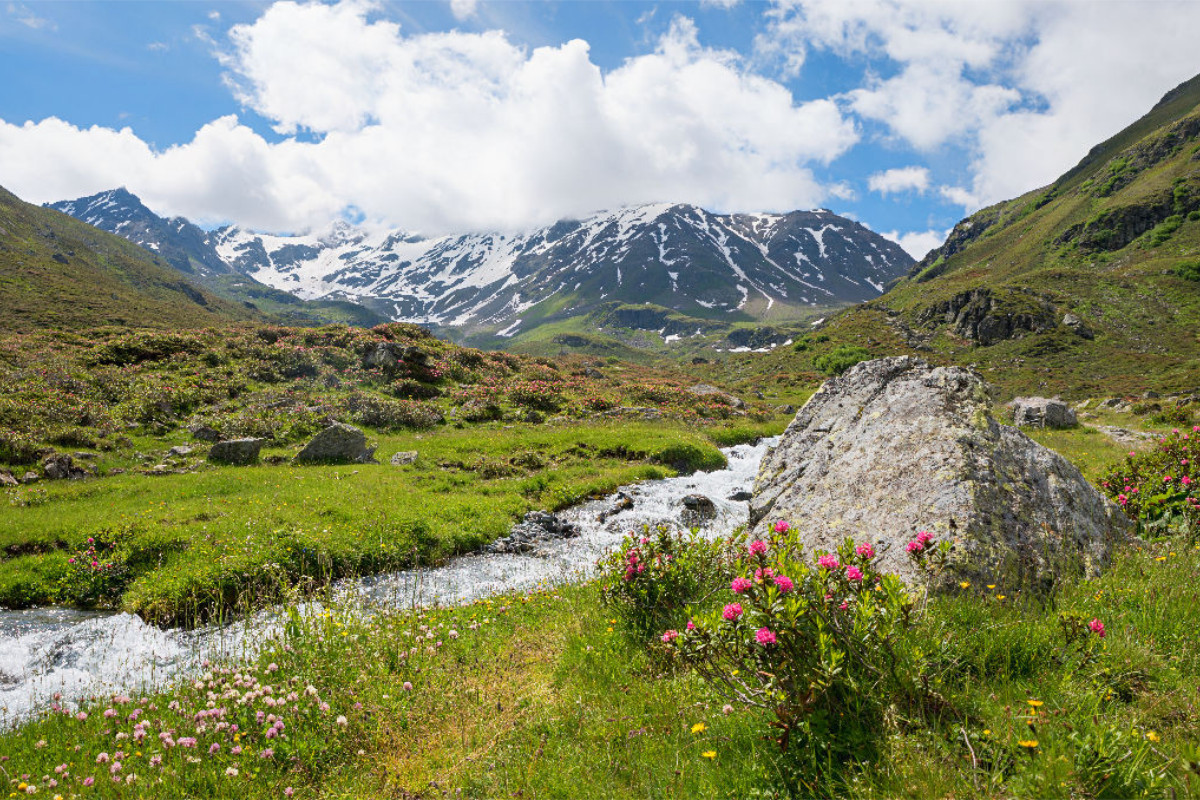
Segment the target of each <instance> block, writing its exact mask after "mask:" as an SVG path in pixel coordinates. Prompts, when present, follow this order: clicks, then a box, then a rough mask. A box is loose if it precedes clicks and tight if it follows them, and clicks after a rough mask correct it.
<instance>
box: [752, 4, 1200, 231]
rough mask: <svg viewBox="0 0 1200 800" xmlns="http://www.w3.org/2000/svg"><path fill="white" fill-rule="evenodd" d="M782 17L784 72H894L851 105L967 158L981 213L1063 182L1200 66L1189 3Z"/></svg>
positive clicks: (913, 8) (833, 11)
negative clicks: (856, 66) (841, 66)
mask: <svg viewBox="0 0 1200 800" xmlns="http://www.w3.org/2000/svg"><path fill="white" fill-rule="evenodd" d="M769 16H770V29H769V31H768V33H767V34H764V35H763V36H762V37H760V38H761V41H760V42H759V43H758V45H757V52H758V53H759V54H760V56H762V57H764V58H768V59H771V60H772V63H775V64H776V65H777V66H778V68H779V69H781V70H783V71H784V72H788V71H791V70H794V69H795V67H794V65H795V64H797V63H799V64H802V63H803V62H804V59H805V58H806V57H807V56H808V55H809V54H810V53H811V52H812V51H814V50H823V51H828V52H831V53H833V54H835V55H838V56H842V57H844V58H847V59H857V60H859V61H862V60H863V58H864V57H865V58H866V59H867V60H868V62H869V63H870V64H872V69H881V70H884V72H883V75H886V77H883V76H881V75H880V74H876V73H874V72H868V73H867V74H866V75H865V76H864V82H863V85H862V86H860V87H859V88H858V89H855V90H852V91H850V92H848V93H847V94H846V95H845V96H844V97H843V102H844V103H846V104H847V107H848V108H850V109H851V110H852V111H853V112H854V113H855V114H857V115H859V116H860V117H862V118H863V119H869V120H873V121H877V122H879V123H881V124H883V125H884V126H885V127H886V129H887V130H888V131H889V132H890V134H891V135H892V136H893V137H894V138H895V139H896V140H898V141H900V142H903V143H906V144H908V145H910V146H912V147H914V148H917V149H919V150H924V151H932V150H936V149H939V148H945V147H947V146H953V147H957V148H961V149H963V150H965V151H966V152H967V153H968V154H969V155H970V158H971V172H972V181H971V182H972V186H971V188H970V189H962V188H958V189H956V190H955V196H956V197H957V200H956V202H957V201H962V202H964V204H966V205H967V207H968V210H971V209H972V208H977V207H979V206H980V205H986V204H989V203H993V202H997V201H999V200H1002V199H1006V198H1009V197H1013V196H1016V195H1019V194H1021V193H1023V192H1026V191H1029V190H1031V189H1033V188H1036V187H1037V186H1039V185H1043V184H1045V183H1048V182H1050V181H1051V180H1053V179H1054V178H1055V177H1057V176H1058V175H1059V174H1061V173H1062V172H1064V171H1066V170H1067V169H1069V168H1070V167H1071V166H1072V165H1073V164H1074V163H1075V162H1077V161H1078V160H1079V159H1080V158H1081V157H1082V156H1083V155H1084V154H1085V153H1086V152H1087V151H1088V149H1089V148H1091V147H1092V146H1093V145H1095V144H1097V143H1098V142H1100V141H1102V140H1103V139H1105V138H1107V137H1108V136H1111V135H1112V134H1113V133H1116V132H1117V131H1118V130H1120V129H1121V128H1123V127H1124V126H1125V125H1127V124H1129V123H1130V122H1132V121H1133V120H1134V119H1136V118H1137V117H1138V116H1140V115H1141V114H1143V113H1145V112H1146V111H1147V110H1149V106H1150V105H1151V104H1152V103H1153V102H1154V101H1155V100H1156V99H1157V98H1158V97H1159V96H1161V94H1162V93H1164V92H1165V91H1166V90H1168V89H1170V88H1172V87H1173V86H1175V85H1176V84H1178V83H1180V82H1182V81H1184V80H1186V79H1187V78H1189V77H1191V76H1192V75H1194V74H1196V73H1197V72H1198V71H1200V51H1197V49H1196V47H1195V42H1194V32H1195V31H1196V30H1198V29H1200V3H1196V2H1189V0H1157V1H1156V2H1153V3H1148V2H1139V1H1138V0H1108V2H1103V3H1086V2H1069V1H1068V0H1051V1H1049V2H1047V1H1045V0H1003V1H1001V0H996V1H994V2H986V3H983V2H932V1H930V2H901V0H781V2H777V3H776V5H775V7H774V8H773V10H772V11H771V12H770V15H769ZM1151 54H1152V55H1151Z"/></svg>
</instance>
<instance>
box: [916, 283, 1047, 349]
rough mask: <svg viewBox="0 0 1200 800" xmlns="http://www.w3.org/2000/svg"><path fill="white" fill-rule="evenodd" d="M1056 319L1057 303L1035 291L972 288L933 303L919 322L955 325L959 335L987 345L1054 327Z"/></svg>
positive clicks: (933, 324) (954, 328)
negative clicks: (998, 290)
mask: <svg viewBox="0 0 1200 800" xmlns="http://www.w3.org/2000/svg"><path fill="white" fill-rule="evenodd" d="M1055 319H1056V314H1055V309H1054V304H1053V303H1051V302H1049V301H1048V300H1046V299H1044V298H1041V297H1038V296H1037V295H1035V294H1032V293H1027V292H1022V291H1016V290H1005V291H1003V292H1000V293H997V292H993V291H992V290H991V289H972V290H971V291H969V292H960V293H959V294H956V295H955V296H954V297H952V298H950V299H949V300H943V301H941V302H940V303H934V304H933V305H931V306H929V307H928V308H926V309H925V310H924V311H923V312H921V314H920V316H919V317H918V322H919V323H921V324H923V325H929V326H936V325H939V324H947V325H951V326H952V327H953V330H954V332H955V333H956V334H958V335H959V336H962V337H964V338H966V339H973V340H974V341H975V343H976V344H977V345H980V346H981V347H986V346H988V345H990V344H995V343H996V342H1000V341H1004V340H1005V339H1013V338H1019V337H1021V336H1024V335H1026V334H1030V333H1041V332H1042V331H1046V330H1050V329H1052V328H1054V327H1055Z"/></svg>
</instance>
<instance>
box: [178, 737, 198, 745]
mask: <svg viewBox="0 0 1200 800" xmlns="http://www.w3.org/2000/svg"><path fill="white" fill-rule="evenodd" d="M179 746H180V747H195V746H196V738H195V737H194V736H181V737H179Z"/></svg>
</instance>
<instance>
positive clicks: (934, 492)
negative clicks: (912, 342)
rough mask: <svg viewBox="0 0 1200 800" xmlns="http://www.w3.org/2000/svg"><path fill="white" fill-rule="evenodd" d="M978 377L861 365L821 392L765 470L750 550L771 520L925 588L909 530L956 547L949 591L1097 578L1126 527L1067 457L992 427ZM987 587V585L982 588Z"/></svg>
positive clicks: (894, 364) (907, 365)
mask: <svg viewBox="0 0 1200 800" xmlns="http://www.w3.org/2000/svg"><path fill="white" fill-rule="evenodd" d="M988 395H989V390H988V386H987V384H985V383H984V381H983V379H982V378H980V377H979V375H978V374H976V373H975V372H973V371H971V370H968V369H964V368H962V367H931V366H929V364H927V363H926V362H925V361H923V360H921V359H918V358H914V357H911V356H901V357H896V358H884V359H877V360H873V361H865V362H862V363H860V364H858V365H856V366H854V367H852V368H851V369H850V370H848V371H847V372H846V373H845V374H844V375H842V376H841V377H839V378H834V379H832V380H830V381H827V382H826V383H825V384H824V385H823V386H822V387H821V388H820V390H818V391H817V393H816V394H814V395H813V396H812V398H811V399H810V400H809V401H808V402H807V403H806V404H805V405H804V407H803V408H801V409H800V412H799V414H797V415H796V419H795V420H793V421H792V423H791V425H789V426H788V428H787V430H786V431H785V432H784V434H783V437H782V438H781V440H780V443H779V444H778V445H777V446H776V447H775V448H773V449H772V450H771V451H770V452H769V453H768V454H767V455H766V457H765V458H764V459H763V462H762V465H761V466H760V468H759V472H758V477H757V479H756V481H755V486H754V499H753V500H752V501H751V503H750V523H751V525H750V531H749V535H750V538H763V537H766V536H767V535H768V532H769V529H770V527H771V526H772V525H773V524H774V522H775V520H777V519H785V520H787V521H789V522H791V523H792V524H793V525H795V526H797V527H798V529H799V530H800V531H801V535H802V537H803V542H804V545H805V547H806V548H807V549H808V552H810V553H811V552H813V551H815V550H818V549H824V550H833V549H834V548H835V547H836V546H837V545H838V544H840V543H841V542H842V541H844V540H845V539H846V538H847V537H850V538H853V539H855V540H856V541H859V542H863V541H868V542H872V543H874V544H875V548H876V551H877V552H878V553H879V554H880V556H879V559H880V566H881V568H882V569H884V570H885V571H889V572H895V573H897V574H899V575H900V576H901V577H902V578H903V579H905V580H907V581H911V582H918V583H919V582H923V581H924V580H926V576H924V575H923V574H918V572H917V570H916V569H915V567H914V566H913V565H912V563H911V562H910V560H909V558H908V557H907V553H906V552H905V544H906V543H907V542H908V541H910V540H911V539H912V538H913V537H914V535H915V534H916V533H917V532H918V531H922V530H929V531H933V532H934V533H935V534H936V535H937V536H938V537H939V538H942V539H946V540H950V541H952V542H953V543H954V550H953V551H952V553H951V558H950V562H949V565H948V569H947V572H946V573H945V574H944V575H943V576H942V580H945V581H959V580H969V581H979V582H981V583H1008V584H1009V585H1012V583H1013V582H1014V581H1015V580H1017V579H1018V573H1020V574H1021V575H1023V576H1024V577H1023V579H1022V580H1023V581H1024V582H1026V583H1027V585H1028V584H1031V583H1032V582H1033V581H1034V580H1045V579H1047V578H1048V576H1049V575H1050V574H1051V571H1052V570H1054V569H1055V568H1056V566H1061V565H1062V564H1077V565H1078V566H1079V567H1080V568H1082V570H1083V571H1085V572H1086V573H1088V574H1091V575H1094V574H1096V573H1097V572H1098V571H1099V569H1100V567H1101V566H1103V565H1104V564H1106V563H1107V561H1108V558H1109V554H1110V550H1111V547H1112V544H1113V543H1114V542H1115V541H1117V540H1118V539H1119V538H1121V537H1123V536H1125V535H1127V534H1128V533H1129V531H1130V530H1131V523H1130V521H1129V519H1128V518H1127V517H1125V515H1124V514H1123V513H1122V512H1121V510H1120V509H1119V508H1118V507H1117V506H1116V505H1115V504H1113V503H1112V502H1110V501H1109V500H1107V499H1106V498H1104V497H1103V496H1102V495H1101V494H1100V492H1098V491H1097V490H1096V489H1095V488H1094V487H1092V486H1091V485H1090V484H1088V483H1087V481H1085V480H1084V478H1083V476H1082V475H1081V474H1080V472H1079V470H1078V469H1076V468H1075V467H1074V466H1072V465H1071V464H1070V462H1068V461H1067V460H1066V459H1064V458H1063V457H1062V456H1060V455H1058V454H1057V453H1054V452H1052V451H1050V450H1048V449H1046V448H1045V447H1042V446H1041V445H1039V444H1037V443H1036V442H1034V441H1033V440H1031V439H1030V438H1029V437H1028V436H1026V435H1025V434H1024V433H1022V432H1021V431H1020V430H1018V429H1017V428H1013V427H1010V426H1007V425H1000V424H998V423H997V422H996V421H995V420H994V419H992V417H991V416H990V415H989V413H988V410H989V407H990V400H989V396H988ZM984 579H986V580H984Z"/></svg>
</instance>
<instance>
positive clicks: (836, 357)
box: [813, 344, 871, 375]
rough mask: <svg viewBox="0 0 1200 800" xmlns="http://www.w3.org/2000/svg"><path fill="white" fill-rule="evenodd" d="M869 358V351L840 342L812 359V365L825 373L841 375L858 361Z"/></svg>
mask: <svg viewBox="0 0 1200 800" xmlns="http://www.w3.org/2000/svg"><path fill="white" fill-rule="evenodd" d="M870 358H871V351H869V350H867V349H865V348H862V347H859V346H857V345H852V344H842V345H838V346H837V347H835V348H833V349H832V350H830V351H829V352H828V353H826V354H825V355H823V356H817V357H816V358H815V359H813V366H815V367H816V368H817V369H818V370H820V371H821V372H823V373H824V374H826V375H841V374H842V373H843V372H845V371H846V370H848V369H850V368H851V367H853V366H854V365H855V364H857V363H858V362H860V361H867V360H869V359H870Z"/></svg>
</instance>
